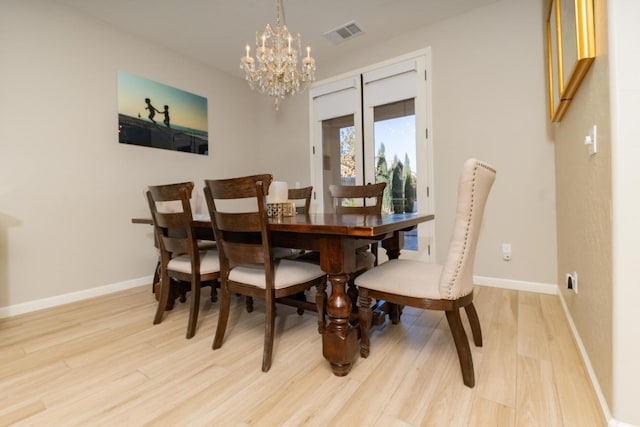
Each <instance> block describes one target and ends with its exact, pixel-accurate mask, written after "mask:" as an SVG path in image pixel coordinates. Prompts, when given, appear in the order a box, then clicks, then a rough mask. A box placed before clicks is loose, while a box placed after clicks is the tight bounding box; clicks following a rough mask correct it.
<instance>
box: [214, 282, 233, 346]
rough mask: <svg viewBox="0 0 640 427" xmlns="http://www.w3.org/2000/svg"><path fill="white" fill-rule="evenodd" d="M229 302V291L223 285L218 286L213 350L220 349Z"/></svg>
mask: <svg viewBox="0 0 640 427" xmlns="http://www.w3.org/2000/svg"><path fill="white" fill-rule="evenodd" d="M230 305H231V300H230V297H229V290H228V289H227V287H226V286H225V284H224V283H221V284H220V311H219V312H218V326H217V327H216V336H215V338H214V339H213V349H214V350H215V349H218V348H220V347H222V340H223V339H224V333H225V331H226V330H227V322H228V321H229V306H230Z"/></svg>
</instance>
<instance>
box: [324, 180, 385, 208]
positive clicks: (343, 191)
mask: <svg viewBox="0 0 640 427" xmlns="http://www.w3.org/2000/svg"><path fill="white" fill-rule="evenodd" d="M386 186H387V184H386V183H385V182H379V183H377V184H366V185H337V184H332V185H330V186H329V192H330V194H331V197H332V199H333V204H334V209H335V212H336V213H337V214H349V213H353V214H364V215H380V214H381V213H382V195H383V193H384V189H385V187H386ZM345 199H356V200H362V205H359V206H358V205H356V206H343V205H342V201H343V200H345ZM370 199H375V201H374V202H373V203H371V202H370V201H368V200H370ZM367 203H368V204H367Z"/></svg>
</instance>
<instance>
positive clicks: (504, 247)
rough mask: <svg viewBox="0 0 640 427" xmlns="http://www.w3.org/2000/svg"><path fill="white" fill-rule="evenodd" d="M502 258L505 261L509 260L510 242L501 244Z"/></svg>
mask: <svg viewBox="0 0 640 427" xmlns="http://www.w3.org/2000/svg"><path fill="white" fill-rule="evenodd" d="M502 259H503V260H505V261H510V260H511V243H503V244H502Z"/></svg>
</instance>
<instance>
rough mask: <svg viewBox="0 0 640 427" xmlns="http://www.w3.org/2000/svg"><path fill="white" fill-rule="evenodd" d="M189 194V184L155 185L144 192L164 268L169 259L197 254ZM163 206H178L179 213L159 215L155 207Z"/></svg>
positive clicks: (158, 209)
mask: <svg viewBox="0 0 640 427" xmlns="http://www.w3.org/2000/svg"><path fill="white" fill-rule="evenodd" d="M192 192H193V182H182V183H177V184H169V185H156V186H149V188H148V191H147V201H148V203H149V210H150V211H151V218H152V219H153V226H154V232H155V236H156V245H157V246H158V248H159V249H160V256H161V259H162V262H163V264H164V265H166V264H167V263H168V262H169V260H170V259H171V257H173V256H178V255H182V254H188V255H190V256H191V257H192V258H193V255H194V254H197V253H198V249H197V239H196V235H195V230H194V228H193V213H192V211H191V203H190V200H191V194H192ZM164 202H175V203H173V204H172V209H175V208H176V207H178V206H179V207H180V209H181V210H180V211H177V212H176V211H168V212H166V211H163V210H161V209H160V208H159V205H161V204H162V203H164ZM195 258H198V257H197V256H196V257H195ZM197 262H198V261H197V260H196V263H197Z"/></svg>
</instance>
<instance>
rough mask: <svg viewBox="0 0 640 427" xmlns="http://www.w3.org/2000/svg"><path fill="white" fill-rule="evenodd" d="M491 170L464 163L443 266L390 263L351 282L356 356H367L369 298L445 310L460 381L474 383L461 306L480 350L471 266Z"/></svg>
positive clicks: (492, 175)
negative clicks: (356, 329) (355, 292)
mask: <svg viewBox="0 0 640 427" xmlns="http://www.w3.org/2000/svg"><path fill="white" fill-rule="evenodd" d="M495 175H496V172H495V170H494V169H493V168H492V167H491V166H489V165H487V164H485V163H483V162H481V161H478V160H476V159H469V160H467V161H466V162H465V163H464V167H463V169H462V174H461V176H460V183H459V186H458V205H457V209H456V218H455V224H454V230H453V236H452V238H451V242H450V245H449V253H448V255H447V258H446V261H445V263H444V265H438V264H432V263H426V262H422V261H417V260H407V259H393V260H390V261H388V262H386V263H383V264H381V265H379V266H377V267H375V268H373V269H371V270H369V271H367V272H365V273H363V274H361V275H360V276H359V277H358V278H356V281H355V283H356V286H357V287H358V295H359V301H358V307H359V310H358V313H359V314H358V318H359V324H360V332H361V341H360V354H361V356H362V357H367V356H369V328H370V326H371V298H376V299H383V300H385V301H388V302H390V303H394V304H399V305H403V306H411V307H417V308H423V309H430V310H442V311H444V312H445V314H446V317H447V321H448V323H449V328H450V329H451V334H452V335H453V341H454V343H455V346H456V350H457V352H458V359H459V361H460V368H461V370H462V378H463V382H464V384H465V385H466V386H468V387H473V386H474V385H475V377H474V372H473V359H472V358H471V349H470V347H469V342H468V340H467V335H466V334H465V331H464V327H463V326H462V320H461V317H460V308H463V307H464V309H465V311H466V312H467V317H468V318H469V323H470V325H471V332H472V334H473V341H474V343H475V345H476V346H478V347H480V346H482V332H481V329H480V321H479V319H478V314H477V313H476V309H475V307H474V305H473V263H474V258H475V251H476V245H477V243H478V235H479V233H480V226H481V224H482V217H483V213H484V207H485V203H486V201H487V197H488V196H489V190H490V189H491V186H492V184H493V181H494V179H495Z"/></svg>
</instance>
